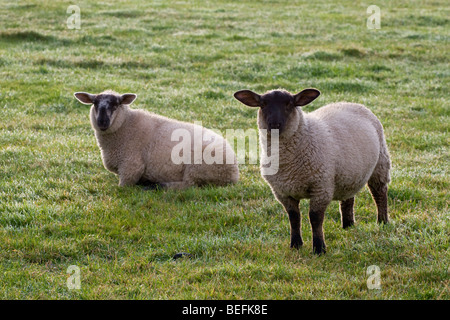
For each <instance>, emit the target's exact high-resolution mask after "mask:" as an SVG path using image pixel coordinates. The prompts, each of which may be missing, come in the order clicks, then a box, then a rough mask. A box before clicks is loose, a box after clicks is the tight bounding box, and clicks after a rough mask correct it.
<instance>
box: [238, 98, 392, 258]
mask: <svg viewBox="0 0 450 320" xmlns="http://www.w3.org/2000/svg"><path fill="white" fill-rule="evenodd" d="M319 95H320V92H319V91H318V90H316V89H305V90H303V91H301V92H300V93H298V94H295V95H292V94H290V93H289V92H287V91H280V90H274V91H269V92H267V93H266V94H263V95H259V94H256V93H254V92H252V91H250V90H242V91H238V92H236V93H235V94H234V97H235V98H236V99H237V100H239V101H240V102H242V103H244V104H245V105H247V106H250V107H260V109H259V112H258V127H259V129H260V137H261V136H262V132H261V129H266V130H267V132H268V135H269V134H270V133H271V131H272V130H274V129H278V130H279V132H278V134H279V168H278V172H276V173H275V174H272V175H264V170H263V169H264V168H263V167H261V171H262V174H263V177H264V179H265V180H266V181H267V182H268V184H269V185H270V187H271V189H272V192H273V194H274V195H275V197H276V198H277V199H278V201H279V202H280V203H281V204H282V205H283V206H284V208H285V210H286V211H287V213H288V215H289V220H290V225H291V247H293V248H299V247H300V246H301V245H302V244H303V241H302V237H301V232H300V211H299V207H298V206H299V200H300V199H310V204H309V206H310V207H309V219H310V223H311V227H312V240H313V251H314V252H315V253H317V254H320V253H322V252H325V242H324V235H323V228H322V224H323V220H324V214H325V210H326V208H327V206H328V205H329V203H330V202H331V201H332V200H339V201H340V212H341V217H342V226H343V227H344V228H347V227H349V226H351V225H353V224H354V215H353V203H354V196H355V194H356V193H357V192H358V191H359V190H360V189H361V188H362V187H363V186H364V185H365V184H366V183H367V184H368V186H369V189H370V191H371V193H372V196H373V199H374V200H375V203H376V205H377V211H378V222H379V223H381V222H384V223H387V222H388V213H387V190H388V183H389V181H390V175H389V170H390V167H391V164H390V159H389V152H388V149H387V146H386V141H385V138H384V134H383V127H382V125H381V123H380V121H379V120H378V119H377V117H376V116H375V115H374V114H373V113H372V112H371V111H370V110H369V109H367V108H366V107H364V106H363V105H360V104H354V103H346V102H341V103H333V104H329V105H326V106H324V107H322V108H319V109H318V110H316V111H314V112H311V113H304V112H303V111H302V110H301V109H300V108H299V106H305V105H307V104H308V103H310V102H312V101H313V100H314V99H316V98H317V97H318V96H319ZM261 147H263V148H266V150H265V152H262V153H261V154H262V157H265V155H267V154H268V153H267V151H268V150H267V149H270V148H271V145H269V144H268V145H267V146H264V144H263V143H261ZM265 160H266V159H261V163H267V161H265Z"/></svg>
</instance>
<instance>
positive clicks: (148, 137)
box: [74, 90, 239, 189]
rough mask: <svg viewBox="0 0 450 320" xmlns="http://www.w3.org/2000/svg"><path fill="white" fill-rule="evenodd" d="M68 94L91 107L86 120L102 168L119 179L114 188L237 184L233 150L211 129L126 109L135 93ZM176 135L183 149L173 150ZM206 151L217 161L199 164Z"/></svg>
mask: <svg viewBox="0 0 450 320" xmlns="http://www.w3.org/2000/svg"><path fill="white" fill-rule="evenodd" d="M74 95H75V97H76V98H77V99H78V100H79V101H80V102H82V103H84V104H89V105H91V104H92V107H91V111H90V120H91V125H92V128H93V129H94V132H95V136H96V138H97V143H98V146H99V147H100V149H101V154H102V159H103V164H104V166H105V168H106V169H108V170H109V171H111V172H114V173H116V174H118V175H119V185H120V186H127V185H135V184H143V185H147V186H155V185H157V186H162V187H166V188H173V189H183V188H187V187H190V186H201V185H206V184H213V185H220V186H222V185H226V184H229V183H235V182H237V181H238V179H239V169H238V165H237V161H236V156H235V154H234V151H233V150H232V149H231V147H230V145H229V144H228V143H227V141H226V140H225V139H224V138H223V137H221V136H220V135H218V134H216V133H214V132H212V131H211V130H208V129H205V128H203V127H201V126H199V125H195V124H191V123H186V122H181V121H177V120H173V119H169V118H166V117H162V116H159V115H156V114H153V113H150V112H147V111H144V110H138V109H131V108H129V106H128V105H129V104H131V103H132V102H133V101H134V100H135V99H136V95H135V94H122V95H120V94H117V93H116V92H114V91H109V90H108V91H105V92H102V93H100V94H90V93H86V92H76V93H75V94H74ZM177 132H178V133H179V134H178V135H175V136H174V133H177ZM174 137H175V139H174ZM180 137H181V138H183V141H182V142H185V143H184V146H186V143H187V147H186V148H181V147H179V146H180V142H179V141H180ZM205 137H208V139H205ZM191 138H192V139H191ZM184 139H187V140H184ZM174 150H176V151H177V152H174ZM208 150H209V151H210V154H212V155H213V156H214V157H212V158H213V159H212V160H218V161H211V159H208V160H209V161H205V159H204V158H203V156H204V155H205V153H204V152H205V151H208ZM180 152H182V153H183V157H182V159H181V160H180V157H179V154H178V153H180ZM210 158H211V157H210ZM225 158H226V159H225ZM183 159H184V160H186V161H183ZM230 159H231V160H230ZM206 162H207V163H206Z"/></svg>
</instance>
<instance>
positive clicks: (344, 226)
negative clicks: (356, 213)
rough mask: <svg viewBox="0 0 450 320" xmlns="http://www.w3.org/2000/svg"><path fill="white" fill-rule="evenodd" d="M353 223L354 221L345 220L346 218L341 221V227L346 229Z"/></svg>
mask: <svg viewBox="0 0 450 320" xmlns="http://www.w3.org/2000/svg"><path fill="white" fill-rule="evenodd" d="M354 224H355V221H352V220H348V221H346V220H344V221H343V222H342V228H344V229H347V228H348V227H351V226H353V225H354Z"/></svg>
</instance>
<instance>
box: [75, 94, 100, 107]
mask: <svg viewBox="0 0 450 320" xmlns="http://www.w3.org/2000/svg"><path fill="white" fill-rule="evenodd" d="M73 95H74V96H75V98H77V100H78V101H80V102H81V103H84V104H93V103H94V99H95V97H96V96H97V95H95V94H91V93H87V92H75V93H74V94H73Z"/></svg>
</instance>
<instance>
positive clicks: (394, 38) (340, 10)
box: [0, 0, 450, 299]
mask: <svg viewBox="0 0 450 320" xmlns="http://www.w3.org/2000/svg"><path fill="white" fill-rule="evenodd" d="M72 4H75V5H77V6H79V8H80V10H81V12H80V18H81V28H80V29H69V28H68V26H67V23H66V21H67V19H68V18H69V17H70V16H71V13H67V11H66V10H67V7H68V6H69V5H72ZM372 4H376V5H378V6H379V7H380V9H381V28H380V29H368V28H367V26H366V21H367V18H368V17H369V16H370V14H368V13H367V12H366V10H367V7H368V6H369V5H372ZM449 16H450V7H449V6H448V2H447V1H443V0H435V1H432V2H431V1H430V2H427V1H395V2H391V1H376V2H374V3H372V2H359V3H355V1H349V0H346V1H340V2H339V3H338V4H336V3H333V4H332V3H331V2H328V1H321V0H319V1H314V2H312V1H247V0H241V1H177V2H172V1H137V0H124V1H120V2H116V1H104V2H102V3H101V4H100V3H99V4H94V3H91V2H89V1H51V2H50V1H43V0H35V1H31V0H30V1H20V2H14V1H5V0H0V298H1V299H449V298H450V283H449V272H450V270H449V268H450V252H449V251H450V240H449V230H450V212H449V208H448V205H449V161H450V157H449V142H450V141H449V140H450V139H449V124H450V118H449V116H450V108H449V107H450V105H449V85H450V81H449V80H450V69H449V58H448V55H449V52H450V45H449V36H450V28H449V18H448V17H449ZM305 87H315V88H318V89H319V90H321V92H322V95H321V96H320V97H319V98H318V99H317V100H316V101H314V102H313V103H312V104H311V105H309V106H307V107H305V108H304V110H305V111H312V110H314V109H316V108H319V107H321V106H323V105H325V104H327V103H330V102H335V101H343V100H345V101H352V102H357V103H363V104H365V105H367V106H368V107H369V108H370V109H371V110H372V111H373V112H374V113H375V114H376V115H377V116H378V117H379V118H380V120H381V122H382V123H383V125H384V128H385V134H386V138H387V143H388V146H389V148H390V152H391V157H392V162H393V170H392V183H391V184H390V190H389V208H390V219H391V223H390V224H388V225H385V226H379V225H378V224H377V223H376V208H375V204H374V203H373V201H372V199H371V196H370V194H369V192H368V190H367V188H365V189H363V190H362V191H361V192H360V193H359V194H358V195H357V197H356V204H355V216H356V225H355V226H354V227H352V228H350V229H348V230H343V229H342V228H341V227H340V215H339V210H338V204H337V203H333V204H332V205H330V207H329V208H328V211H327V213H326V217H325V224H324V231H325V239H326V242H327V248H328V252H327V253H326V254H325V255H323V256H319V257H318V256H315V255H314V254H313V253H312V244H311V230H310V226H309V221H308V217H307V208H308V204H307V201H303V202H301V211H302V232H303V237H304V240H305V244H304V246H303V248H302V249H300V250H299V251H296V250H291V249H289V222H288V217H287V214H285V213H284V211H283V209H282V207H281V205H280V204H279V203H277V202H276V200H275V199H274V197H273V196H272V194H271V192H270V189H269V187H268V185H267V184H265V182H264V181H263V180H262V178H261V176H260V174H259V169H258V166H257V165H249V164H248V165H246V164H242V165H240V170H241V180H240V182H239V183H238V184H236V185H234V186H229V187H220V188H214V187H206V188H202V189H189V190H186V191H161V190H159V191H145V190H143V189H141V188H139V187H127V188H119V187H118V186H117V184H118V178H117V176H115V175H114V174H112V173H110V172H108V171H107V170H106V169H105V168H104V167H103V165H102V162H101V157H100V152H99V149H98V147H97V145H96V141H95V137H94V135H93V132H92V129H91V128H90V124H89V118H88V112H89V111H88V110H89V107H88V106H84V105H82V104H80V103H78V102H77V101H76V100H75V99H74V97H73V92H75V91H88V92H93V93H97V92H100V91H103V90H104V89H107V88H110V89H113V90H115V91H118V92H121V93H124V92H134V93H137V94H138V99H137V100H136V102H135V103H134V104H133V107H134V108H143V109H146V110H150V111H153V112H156V113H159V114H162V115H165V116H169V117H172V118H176V119H180V120H185V121H189V122H193V121H202V123H203V125H204V126H206V127H209V128H216V129H219V130H222V131H223V132H224V130H225V129H227V128H233V129H238V128H242V129H247V128H256V112H255V110H254V109H251V108H246V107H245V106H243V105H242V104H240V103H239V102H238V101H236V100H234V98H233V93H234V92H235V91H237V90H240V89H252V90H255V91H258V92H264V91H266V90H269V89H274V88H285V89H287V90H289V91H291V92H297V91H299V90H301V89H303V88H305ZM178 252H188V253H190V254H192V257H190V258H188V257H185V258H181V259H178V260H173V259H172V256H173V255H174V254H176V253H178ZM70 265H75V266H77V267H79V268H80V280H81V289H79V290H76V289H75V290H69V289H68V287H67V285H66V281H67V279H68V277H69V276H70V274H68V273H67V268H68V267H69V266H70ZM371 265H376V266H378V267H379V270H380V280H381V288H380V289H369V288H368V286H367V281H368V279H369V277H370V275H369V274H368V273H367V269H368V267H369V266H371Z"/></svg>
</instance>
